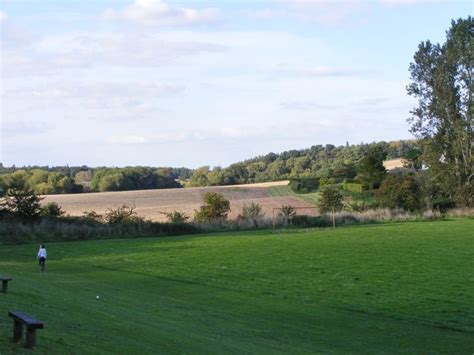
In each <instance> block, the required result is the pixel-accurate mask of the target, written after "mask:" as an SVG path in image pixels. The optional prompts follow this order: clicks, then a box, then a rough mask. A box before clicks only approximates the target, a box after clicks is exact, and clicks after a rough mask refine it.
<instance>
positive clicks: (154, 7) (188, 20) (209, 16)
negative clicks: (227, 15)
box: [103, 0, 219, 26]
mask: <svg viewBox="0 0 474 355" xmlns="http://www.w3.org/2000/svg"><path fill="white" fill-rule="evenodd" d="M218 17H219V11H218V10H217V9H215V8H206V9H202V10H197V9H192V8H173V7H171V6H169V5H168V4H166V3H164V2H163V1H161V0H135V2H134V3H133V4H131V5H128V6H125V7H124V8H122V9H120V10H114V9H107V10H106V11H105V12H104V14H103V18H104V19H106V20H123V21H131V22H136V23H141V24H145V25H161V26H185V25H197V24H208V23H213V22H215V21H216V20H218Z"/></svg>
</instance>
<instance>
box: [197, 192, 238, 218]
mask: <svg viewBox="0 0 474 355" xmlns="http://www.w3.org/2000/svg"><path fill="white" fill-rule="evenodd" d="M229 211H230V202H229V200H227V199H226V198H225V197H224V195H222V194H220V193H217V192H207V193H206V194H205V195H204V205H202V206H201V207H200V208H199V210H196V211H195V213H194V220H195V221H196V222H198V223H207V222H213V221H224V220H226V219H227V215H228V214H229Z"/></svg>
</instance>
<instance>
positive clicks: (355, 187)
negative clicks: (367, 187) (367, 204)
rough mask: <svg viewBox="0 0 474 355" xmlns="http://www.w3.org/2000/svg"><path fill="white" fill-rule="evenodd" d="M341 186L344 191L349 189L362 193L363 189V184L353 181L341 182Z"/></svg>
mask: <svg viewBox="0 0 474 355" xmlns="http://www.w3.org/2000/svg"><path fill="white" fill-rule="evenodd" d="M342 188H343V189H344V190H345V191H349V192H358V193H362V191H363V185H362V184H358V183H354V182H343V183H342Z"/></svg>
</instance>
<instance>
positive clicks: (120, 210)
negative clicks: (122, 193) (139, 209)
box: [104, 205, 144, 224]
mask: <svg viewBox="0 0 474 355" xmlns="http://www.w3.org/2000/svg"><path fill="white" fill-rule="evenodd" d="M104 220H105V222H106V223H109V224H130V223H139V222H144V220H143V218H142V217H139V216H137V213H136V212H135V207H134V206H128V205H122V206H119V207H116V208H115V209H112V208H109V209H107V212H106V213H105V216H104Z"/></svg>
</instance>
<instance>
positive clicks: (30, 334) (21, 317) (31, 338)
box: [8, 312, 43, 349]
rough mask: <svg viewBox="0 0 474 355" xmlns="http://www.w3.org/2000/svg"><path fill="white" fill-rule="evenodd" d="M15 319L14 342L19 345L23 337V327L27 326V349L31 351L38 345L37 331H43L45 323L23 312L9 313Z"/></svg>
mask: <svg viewBox="0 0 474 355" xmlns="http://www.w3.org/2000/svg"><path fill="white" fill-rule="evenodd" d="M8 316H9V317H11V318H13V341H14V342H15V343H18V342H19V341H20V340H21V338H22V337H23V325H25V326H26V342H25V348H28V349H31V348H33V347H35V345H36V329H43V322H41V321H39V320H37V319H35V318H33V317H32V316H29V315H28V314H26V313H23V312H8Z"/></svg>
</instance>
